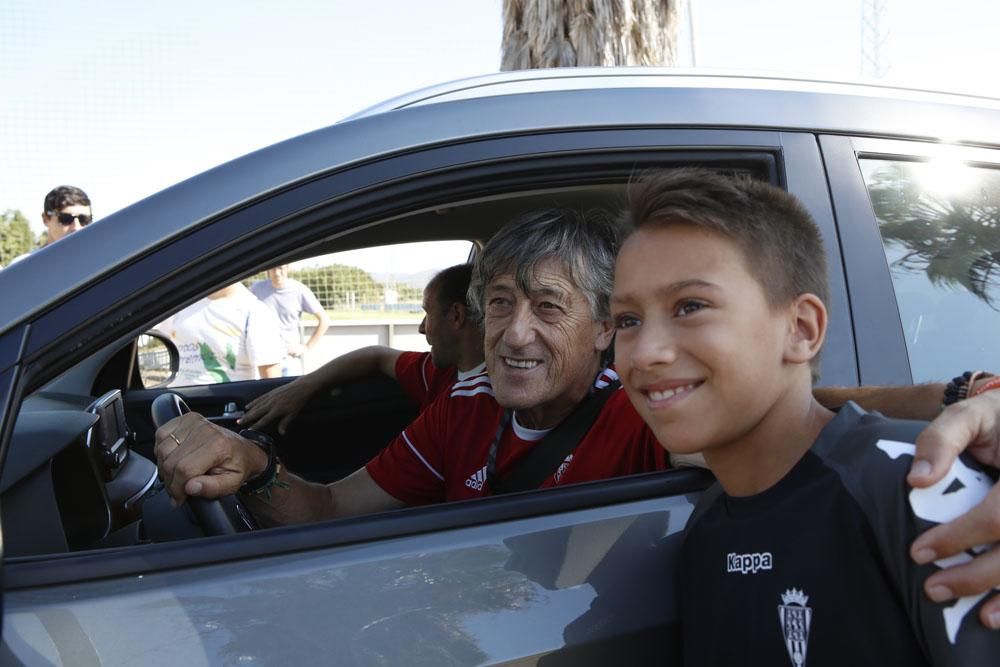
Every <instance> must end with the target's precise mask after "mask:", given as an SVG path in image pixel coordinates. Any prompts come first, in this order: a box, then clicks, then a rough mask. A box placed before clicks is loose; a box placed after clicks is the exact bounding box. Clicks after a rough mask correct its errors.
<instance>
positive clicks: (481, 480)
mask: <svg viewBox="0 0 1000 667" xmlns="http://www.w3.org/2000/svg"><path fill="white" fill-rule="evenodd" d="M485 483H486V466H483V467H482V469H481V470H480V471H479V472H477V473H474V474H473V475H472V477H470V478H469V479H467V480H465V485H466V486H467V487H469V488H470V489H475V490H476V491H482V490H483V484H485Z"/></svg>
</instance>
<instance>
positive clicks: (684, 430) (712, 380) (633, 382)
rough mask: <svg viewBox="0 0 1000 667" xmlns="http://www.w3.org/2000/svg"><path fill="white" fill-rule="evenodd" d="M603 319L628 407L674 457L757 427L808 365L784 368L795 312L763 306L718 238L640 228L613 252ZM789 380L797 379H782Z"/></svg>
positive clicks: (737, 257) (682, 228) (759, 290)
mask: <svg viewBox="0 0 1000 667" xmlns="http://www.w3.org/2000/svg"><path fill="white" fill-rule="evenodd" d="M611 311H612V317H613V318H614V322H615V326H616V328H617V330H618V331H617V338H616V340H615V362H616V364H615V365H616V368H617V369H618V372H619V374H620V375H621V378H622V383H623V385H624V387H625V390H626V391H627V392H628V396H629V399H630V400H631V401H632V404H633V405H635V407H636V409H637V410H638V411H639V414H640V415H641V416H642V418H643V419H644V420H645V421H646V423H647V424H648V425H649V426H650V428H652V430H653V432H654V434H655V435H656V437H657V439H658V440H659V441H660V443H661V444H663V445H664V446H665V447H666V448H667V449H668V450H670V451H671V452H675V453H691V452H696V451H701V450H703V449H705V448H709V447H713V446H716V445H720V444H726V443H729V442H733V441H734V440H736V439H738V438H741V437H743V436H744V435H746V434H747V433H749V432H750V431H751V430H752V429H753V428H754V427H755V426H756V425H758V424H759V423H761V421H762V420H763V419H764V417H765V416H767V413H768V411H769V410H770V409H771V407H772V406H774V405H775V404H776V403H777V402H778V401H779V399H780V398H781V397H782V394H783V392H787V391H789V390H790V389H791V388H792V384H791V383H792V378H793V377H794V378H796V379H798V380H799V381H801V375H802V374H803V373H804V374H805V377H806V378H807V380H806V385H805V386H807V387H808V386H809V385H808V377H809V367H808V363H805V364H802V363H796V364H788V363H786V362H787V361H788V346H789V343H790V342H791V340H790V339H794V338H795V337H796V333H795V331H794V330H795V328H796V326H797V325H796V321H795V320H796V318H795V317H794V316H793V315H792V312H793V311H794V309H793V308H792V306H789V308H787V309H786V308H782V307H778V308H772V307H771V306H770V304H768V302H767V299H766V297H765V294H764V290H763V287H762V286H761V285H760V283H759V282H758V281H757V279H756V278H754V276H753V275H752V274H751V273H750V272H749V271H748V270H747V268H746V260H745V259H744V256H743V253H742V252H741V250H740V249H739V248H738V246H737V245H736V244H735V243H734V242H732V241H731V240H729V239H728V238H727V237H724V236H722V235H721V234H717V233H715V232H711V231H709V230H705V229H701V228H696V227H693V226H687V225H675V226H670V227H655V226H654V227H646V228H643V229H642V230H640V231H638V232H636V233H635V234H633V235H632V236H631V237H629V239H628V240H627V241H626V242H625V244H624V245H623V246H622V249H621V252H620V253H619V255H618V260H617V263H616V266H615V287H614V292H613V294H612V297H611ZM791 373H797V375H794V376H793V375H790V374H791Z"/></svg>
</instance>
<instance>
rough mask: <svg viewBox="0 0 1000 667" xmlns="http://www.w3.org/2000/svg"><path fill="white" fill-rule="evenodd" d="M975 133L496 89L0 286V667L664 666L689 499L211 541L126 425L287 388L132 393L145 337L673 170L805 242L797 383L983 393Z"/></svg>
mask: <svg viewBox="0 0 1000 667" xmlns="http://www.w3.org/2000/svg"><path fill="white" fill-rule="evenodd" d="M997 127H1000V102H998V101H996V100H989V99H983V98H974V97H968V96H958V95H950V94H942V93H930V92H925V91H915V90H905V89H890V88H880V87H875V86H869V85H860V84H842V83H830V82H817V81H798V80H791V79H785V78H777V77H750V76H733V75H722V74H719V75H712V74H694V73H691V72H684V71H678V72H673V71H671V70H650V69H575V70H552V71H545V70H540V71H532V72H513V73H504V74H495V75H489V76H485V77H481V78H477V79H471V80H465V81H459V82H454V83H449V84H444V85H441V86H437V87H433V88H430V89H426V90H422V91H418V92H415V93H412V94H409V95H406V96H403V97H400V98H397V99H394V100H390V101H388V102H386V103H384V104H382V105H379V106H377V107H373V108H371V109H368V110H366V111H363V112H361V113H359V114H357V115H355V116H352V117H350V118H348V119H345V120H344V121H341V122H339V123H336V124H334V125H332V126H330V127H328V128H326V129H323V130H319V131H316V132H313V133H310V134H307V135H304V136H301V137H298V138H294V139H290V140H288V141H285V142H282V143H279V144H277V145H274V146H271V147H269V148H265V149H263V150H259V151H257V152H254V153H251V154H249V155H247V156H245V157H242V158H239V159H236V160H234V161H232V162H229V163H227V164H224V165H222V166H219V167H217V168H215V169H212V170H210V171H208V172H205V173H203V174H200V175H198V176H195V177H193V178H191V179H189V180H187V181H184V182H182V183H179V184H177V185H175V186H173V187H171V188H169V189H167V190H164V191H162V192H160V193H158V194H156V195H153V196H151V197H149V198H148V199H145V200H143V201H140V202H138V203H136V204H134V205H132V206H129V207H128V208H126V209H124V210H121V211H119V212H117V213H115V214H113V215H111V216H108V217H107V218H105V219H103V220H100V221H99V222H98V223H96V224H93V225H90V226H89V227H87V228H85V229H83V230H81V231H80V232H77V233H75V234H73V235H71V236H69V237H68V238H66V239H63V240H61V241H60V242H59V243H56V244H53V245H52V246H49V247H46V248H44V249H42V250H41V251H39V252H36V253H34V254H33V255H32V256H30V257H28V258H26V259H25V260H23V261H21V262H18V263H17V264H15V265H13V266H11V267H8V268H6V269H4V270H3V271H0V292H2V293H3V294H4V299H3V303H2V305H0V322H2V324H0V437H2V441H0V442H2V460H3V467H2V475H0V520H2V524H0V525H2V537H3V548H4V560H3V565H2V582H3V593H2V596H3V597H2V613H3V625H2V642H3V651H4V657H5V660H7V661H18V662H21V663H24V664H73V665H76V664H95V663H101V664H130V665H131V664H135V663H138V662H140V661H142V662H146V663H150V664H159V663H169V664H237V663H239V664H242V663H258V662H260V663H267V664H310V663H317V662H322V663H336V664H357V665H368V664H379V665H382V664H410V665H447V664H471V663H483V664H496V663H508V662H510V663H521V662H533V661H538V662H540V663H542V664H580V663H585V664H586V663H594V664H597V663H607V662H612V661H614V662H624V663H628V664H644V663H647V662H649V663H652V662H658V663H663V662H665V661H668V660H669V656H670V655H671V653H670V652H671V649H672V646H673V643H674V642H675V641H676V631H677V625H678V619H679V614H678V611H677V609H676V607H675V606H674V603H673V596H672V595H671V594H670V591H671V589H672V587H673V585H674V584H673V573H674V572H673V571H674V563H675V560H674V559H675V555H676V546H677V544H678V542H679V540H680V537H681V531H682V530H683V527H684V524H685V522H686V520H687V518H688V516H689V515H690V513H691V511H692V509H693V505H694V503H695V502H696V501H697V499H698V496H699V494H700V492H701V491H703V490H704V489H705V488H707V486H708V485H709V484H710V483H711V481H712V479H711V476H710V475H709V474H708V473H706V472H705V471H703V470H700V469H697V468H680V469H676V470H669V471H665V472H659V473H650V474H644V475H637V476H632V477H626V478H620V479H613V480H605V481H600V482H593V483H589V484H582V485H575V486H568V487H564V488H556V489H550V490H544V491H534V492H526V493H516V494H510V495H507V496H502V497H494V498H486V499H482V500H475V501H466V502H460V503H451V504H443V505H438V506H429V507H415V508H408V509H403V510H397V511H393V512H387V513H382V514H377V515H373V516H364V517H355V518H350V519H344V520H338V521H329V522H320V523H313V524H306V525H295V526H285V527H279V528H272V529H268V530H247V531H245V532H239V533H237V534H229V535H209V534H208V533H211V532H213V531H212V530H209V529H206V527H205V525H203V524H199V523H198V522H197V520H196V519H193V518H192V514H190V513H189V511H188V510H187V509H186V507H187V506H186V505H185V506H182V507H180V508H174V507H172V506H171V504H170V503H169V502H168V501H167V500H166V497H165V494H164V493H163V492H162V491H161V490H160V489H161V487H160V485H159V484H158V483H157V480H156V471H155V466H154V464H153V463H152V462H151V459H152V443H153V434H154V426H153V421H152V417H151V406H152V404H153V401H154V400H156V399H157V398H158V397H160V396H162V395H165V394H167V393H174V394H176V395H179V396H180V397H182V398H183V399H184V400H185V401H186V402H187V404H189V405H190V406H191V408H192V409H193V410H196V411H198V412H201V413H202V414H204V415H206V416H209V417H210V418H214V419H216V420H217V421H219V422H220V423H224V424H228V425H231V426H232V425H233V424H234V418H235V417H236V416H237V415H238V414H239V413H240V411H241V409H242V408H243V407H244V406H245V405H246V403H247V402H248V401H250V400H251V399H253V398H254V397H256V396H259V395H261V394H262V393H264V392H266V391H268V390H270V389H273V388H275V387H277V386H279V385H281V384H283V383H285V382H288V381H289V379H290V378H272V379H263V380H253V381H244V382H230V383H219V384H210V385H199V386H188V387H164V386H156V385H157V384H158V383H161V382H162V380H163V379H164V377H166V376H168V375H169V373H165V374H162V375H160V376H158V377H157V378H154V379H152V380H151V379H150V377H151V376H149V375H144V374H143V373H142V372H140V371H141V369H140V366H141V365H142V364H141V363H140V360H141V359H146V358H147V357H149V358H152V357H155V356H156V354H158V352H156V351H150V350H149V349H148V348H149V345H150V342H151V341H153V342H155V341H156V340H157V339H156V338H155V337H156V336H157V334H156V331H155V330H156V328H157V326H158V325H159V324H160V323H161V322H162V321H163V320H164V319H165V318H167V317H169V316H170V315H171V314H172V313H174V312H176V311H178V310H179V309H180V308H182V307H184V306H185V305H187V304H190V303H192V302H193V301H194V300H196V299H198V298H200V297H202V296H204V295H206V294H208V293H210V292H212V291H213V290H215V289H218V288H219V287H220V286H223V285H227V284H230V283H232V282H234V281H238V280H243V279H246V278H247V277H248V276H251V275H255V274H257V273H259V272H260V271H262V270H264V269H266V268H267V267H269V266H273V265H276V264H279V263H287V262H292V261H295V262H299V261H306V260H310V259H311V258H316V257H321V256H329V255H331V254H333V253H341V252H345V251H353V250H356V249H361V248H371V247H388V246H395V245H397V244H404V243H414V242H439V241H453V240H462V241H465V242H466V243H467V245H466V246H463V248H464V250H462V252H463V253H469V254H470V255H471V256H472V257H474V256H475V254H476V252H477V251H478V249H479V248H481V247H482V244H483V243H484V242H485V241H486V240H487V239H488V238H489V237H490V236H491V235H492V234H493V233H494V232H495V231H496V230H497V229H499V228H500V227H501V226H502V225H503V224H504V223H505V222H506V221H508V220H510V219H511V218H513V217H514V216H516V215H517V214H519V213H521V212H524V211H527V210H531V209H534V208H538V207H545V206H553V205H566V206H573V207H578V208H579V207H584V208H588V207H604V208H611V209H614V208H617V207H620V206H621V205H622V202H623V201H624V196H625V189H626V186H627V184H628V182H629V181H630V179H632V178H634V176H635V175H636V174H637V173H639V172H640V171H641V170H643V169H647V168H658V167H671V166H682V165H694V164H697V165H702V166H707V167H709V168H712V169H717V170H721V171H725V172H731V173H738V174H744V175H746V176H748V177H752V178H760V179H765V180H767V181H769V182H772V183H774V184H777V185H779V186H781V187H783V188H786V189H787V190H788V191H790V192H792V193H794V194H795V195H796V196H797V197H798V198H799V199H800V200H801V201H802V202H803V203H804V205H805V206H806V208H807V209H808V210H809V211H810V212H811V214H812V215H813V217H814V218H815V220H816V222H817V223H818V225H819V226H820V228H821V230H822V233H823V235H824V241H825V244H826V248H827V252H828V257H829V267H830V282H831V295H832V299H831V304H830V309H831V318H830V328H829V332H828V335H827V343H826V346H825V349H824V353H823V360H822V383H823V384H829V385H843V386H856V385H859V384H908V383H911V382H924V381H931V380H935V381H940V380H943V379H947V378H950V377H951V376H953V375H956V374H957V373H959V372H960V371H962V370H963V369H966V368H977V367H992V368H997V367H1000V357H998V355H1000V350H998V349H997V347H996V346H995V345H993V344H991V343H992V341H993V338H992V332H993V331H994V330H995V329H996V327H997V324H998V322H1000V301H998V295H1000V291H998V285H997V268H998V266H997V264H998V262H1000V236H998V235H997V231H996V230H997V229H998V228H1000V213H998V211H1000V139H998V136H997V134H996V128H997ZM404 252H405V251H404ZM151 337H152V338H151ZM140 339H141V344H140ZM164 347H165V348H166V350H167V351H168V352H169V353H170V354H174V355H176V350H173V349H171V348H170V345H169V344H165V345H164ZM160 352H162V349H161V350H160ZM168 357H169V354H168ZM168 357H164V359H167V360H168V361H169V359H168ZM174 362H175V363H176V359H174ZM163 363H166V362H163ZM168 370H169V369H168ZM147 385H148V386H147ZM414 414H415V409H414V406H413V405H412V404H410V403H409V402H408V401H407V399H406V398H405V397H404V396H403V394H402V393H401V392H400V390H399V389H398V388H397V387H396V386H395V385H394V384H392V383H390V382H388V381H385V380H384V379H383V380H379V379H378V378H371V379H367V380H364V381H360V382H357V383H352V384H350V385H346V386H344V387H340V388H336V389H334V390H332V391H330V392H327V393H325V394H323V395H322V396H319V397H317V399H316V400H315V401H313V403H311V404H310V406H309V407H308V408H307V410H305V411H304V412H303V413H302V415H300V417H299V418H298V420H297V421H296V422H295V423H294V427H293V428H292V429H291V430H290V431H289V433H288V434H287V436H286V437H285V438H284V439H283V441H281V442H280V443H279V447H280V451H281V454H282V457H283V459H284V460H285V461H286V463H287V465H288V466H289V467H290V468H291V469H293V470H295V471H297V472H299V473H300V474H302V475H303V476H305V477H307V478H309V479H314V480H318V481H329V480H332V479H337V478H339V477H341V476H343V475H344V474H346V473H348V472H350V471H351V470H353V469H355V468H357V467H359V466H360V465H363V463H364V462H365V460H366V459H367V458H368V457H370V456H372V455H373V454H374V453H376V452H377V451H379V449H380V448H381V447H382V446H384V445H385V444H386V443H387V442H388V441H389V439H390V438H391V437H392V436H393V435H394V434H395V433H397V432H398V431H399V430H400V429H401V428H402V427H403V426H404V425H405V424H406V423H407V422H408V420H409V419H411V418H412V417H413V416H414ZM237 518H238V519H240V517H237ZM248 520H250V519H248Z"/></svg>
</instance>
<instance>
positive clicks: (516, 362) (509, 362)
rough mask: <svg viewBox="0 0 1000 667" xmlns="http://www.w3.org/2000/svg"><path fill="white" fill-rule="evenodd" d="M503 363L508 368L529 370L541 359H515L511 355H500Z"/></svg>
mask: <svg viewBox="0 0 1000 667" xmlns="http://www.w3.org/2000/svg"><path fill="white" fill-rule="evenodd" d="M501 359H503V363H504V365H505V366H507V367H508V368H520V369H524V370H531V369H532V368H535V367H537V366H539V365H541V363H542V362H541V360H539V359H515V358H513V357H501Z"/></svg>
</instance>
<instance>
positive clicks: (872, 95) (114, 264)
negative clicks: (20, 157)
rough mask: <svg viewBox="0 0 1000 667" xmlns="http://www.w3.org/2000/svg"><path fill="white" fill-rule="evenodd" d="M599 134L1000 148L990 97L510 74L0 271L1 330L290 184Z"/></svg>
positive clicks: (376, 110)
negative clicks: (559, 136)
mask: <svg viewBox="0 0 1000 667" xmlns="http://www.w3.org/2000/svg"><path fill="white" fill-rule="evenodd" d="M602 127H605V128H606V127H619V128H620V127H643V128H650V127H664V128H669V127H683V128H699V127H700V128H720V127H721V128H733V129H756V130H773V131H809V132H825V133H834V134H850V135H861V136H879V137H898V138H916V139H921V140H926V141H954V142H958V143H966V144H972V145H979V146H989V145H991V144H993V145H996V142H997V141H998V137H997V134H996V128H997V127H1000V101H997V100H991V99H988V98H977V97H970V96H962V95H952V94H941V93H930V92H927V91H916V90H903V89H887V88H881V87H877V86H866V85H860V84H838V83H828V82H819V81H802V80H793V79H788V78H781V77H771V78H767V77H749V76H735V75H731V74H708V75H705V74H701V73H699V74H694V73H693V72H690V71H687V72H685V71H673V70H663V69H644V68H624V69H612V68H606V69H586V68H584V69H574V70H566V69H561V70H537V71H530V72H513V73H502V74H494V75H489V76H484V77H478V78H473V79H467V80H463V81H458V82H453V83H449V84H443V85H441V86H434V87H431V88H426V89H423V90H421V91H417V92H414V93H411V94H409V95H405V96H402V97H399V98H396V99H394V100H390V101H388V102H386V103H384V104H382V105H378V106H376V107H372V108H371V109H368V110H366V111H364V112H362V113H360V114H357V115H356V116H354V117H351V118H349V119H345V120H344V121H341V122H339V123H336V124H334V125H331V126H330V127H327V128H325V129H321V130H317V131H314V132H311V133H308V134H305V135H301V136H299V137H295V138H292V139H288V140H286V141H283V142H281V143H278V144H275V145H273V146H270V147H267V148H264V149H261V150H258V151H255V152H253V153H250V154H248V155H245V156H243V157H240V158H237V159H235V160H233V161H231V162H228V163H226V164H223V165H221V166H219V167H216V168H214V169H211V170H209V171H206V172H204V173H202V174H200V175H197V176H194V177H192V178H190V179H188V180H186V181H183V182H181V183H179V184H177V185H174V186H172V187H170V188H167V189H166V190H163V191H161V192H159V193H157V194H155V195H152V196H150V197H148V198H146V199H144V200H142V201H139V202H137V203H135V204H133V205H131V206H129V207H127V208H125V209H122V210H121V211H118V212H116V213H114V214H112V215H110V216H108V217H106V218H104V219H101V220H99V221H98V222H96V223H95V224H92V225H90V226H88V227H86V228H84V229H83V230H81V231H79V232H77V233H75V234H72V235H70V236H68V237H67V238H65V239H62V240H61V241H60V242H59V243H55V244H53V245H52V246H49V247H46V248H43V249H41V250H39V251H38V252H36V253H34V254H33V255H32V256H31V257H28V258H26V259H24V260H23V261H21V262H18V263H16V264H14V265H12V266H9V267H7V268H6V269H3V270H2V271H0V290H2V291H3V293H4V300H3V301H4V303H3V305H2V306H0V334H2V333H3V332H5V331H7V330H10V329H12V328H13V327H15V326H17V325H18V324H19V323H20V322H22V321H24V320H25V319H27V318H30V317H31V316H32V315H33V314H34V313H36V312H38V311H39V310H42V309H44V308H46V307H47V306H48V305H50V304H52V303H54V302H56V301H57V300H59V299H61V298H62V297H64V296H66V295H68V294H70V293H72V292H73V291H75V290H77V289H79V288H81V287H83V286H84V285H86V284H89V283H91V282H93V281H95V280H97V279H99V278H100V277H102V276H104V275H106V274H108V273H111V272H114V271H115V270H117V269H118V268H119V267H121V266H122V265H124V264H125V263H127V262H129V261H131V260H133V259H135V258H137V257H139V256H141V255H142V254H144V253H145V252H147V251H148V250H149V249H150V248H151V247H154V246H156V245H158V244H160V243H163V242H166V241H168V240H170V239H172V238H174V237H177V236H180V235H183V234H185V233H187V232H189V231H190V230H192V229H194V228H196V227H198V226H199V225H201V224H202V223H204V222H206V221H208V220H211V219H213V218H215V217H217V216H219V215H220V214H223V213H225V212H226V211H230V210H234V209H236V208H239V207H241V206H243V205H245V204H246V203H248V202H250V201H253V200H255V199H258V198H260V197H262V196H266V195H268V194H269V193H274V192H277V191H280V190H283V189H285V188H286V187H288V186H290V185H292V184H294V183H296V182H299V181H304V180H309V179H312V178H314V177H316V176H318V175H320V174H323V173H326V172H329V171H332V170H336V169H341V168H344V167H346V166H349V165H351V164H356V163H359V162H362V161H366V160H370V159H372V158H377V157H379V156H385V155H390V154H394V153H399V152H402V151H407V150H412V149H416V148H419V147H424V146H431V145H436V144H444V143H449V142H453V141H460V140H469V139H475V138H483V137H495V136H501V135H505V134H522V133H531V132H538V131H551V130H556V129H592V128H602ZM14 286H16V289H15V288H14Z"/></svg>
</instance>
